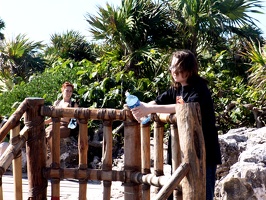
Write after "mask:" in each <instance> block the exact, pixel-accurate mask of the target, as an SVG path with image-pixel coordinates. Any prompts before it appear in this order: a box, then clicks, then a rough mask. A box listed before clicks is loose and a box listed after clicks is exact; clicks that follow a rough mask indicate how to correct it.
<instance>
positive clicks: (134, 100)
mask: <svg viewBox="0 0 266 200" xmlns="http://www.w3.org/2000/svg"><path fill="white" fill-rule="evenodd" d="M125 95H126V103H127V105H128V107H129V108H130V109H132V108H135V107H138V106H140V101H139V98H138V97H136V96H135V95H131V94H130V93H129V92H126V93H125ZM150 120H151V117H150V115H148V116H146V117H142V118H141V124H147V123H148V122H149V121H150Z"/></svg>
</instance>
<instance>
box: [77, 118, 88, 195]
mask: <svg viewBox="0 0 266 200" xmlns="http://www.w3.org/2000/svg"><path fill="white" fill-rule="evenodd" d="M88 148H89V142H88V120H87V119H80V120H79V136H78V150H79V169H80V170H84V171H86V170H87V168H88V163H87V161H88ZM87 182H88V179H87V178H85V179H82V180H79V200H86V198H87V197H86V196H87Z"/></svg>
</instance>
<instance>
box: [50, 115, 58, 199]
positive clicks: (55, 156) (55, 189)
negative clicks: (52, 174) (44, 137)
mask: <svg viewBox="0 0 266 200" xmlns="http://www.w3.org/2000/svg"><path fill="white" fill-rule="evenodd" d="M52 121H53V125H52V126H53V127H52V129H53V135H52V136H51V138H50V140H52V142H50V144H52V146H51V147H50V148H51V156H52V164H51V165H52V166H51V167H52V168H55V169H59V168H60V118H58V117H53V118H52ZM51 193H52V194H51V200H57V199H59V198H60V179H59V178H53V179H52V180H51Z"/></svg>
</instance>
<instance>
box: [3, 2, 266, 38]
mask: <svg viewBox="0 0 266 200" xmlns="http://www.w3.org/2000/svg"><path fill="white" fill-rule="evenodd" d="M262 1H263V6H265V8H264V9H263V10H260V11H263V12H265V13H266V0H262ZM107 2H108V3H109V4H110V5H113V6H114V7H116V6H120V4H121V0H97V1H94V0H45V1H38V0H0V18H1V19H2V20H3V21H4V22H5V29H4V30H3V31H2V32H3V33H4V34H5V37H6V38H7V39H9V40H10V39H13V38H15V37H16V36H17V35H18V34H25V35H26V37H27V38H29V40H30V41H34V42H38V41H44V43H48V42H49V41H50V37H51V35H53V34H55V33H57V34H62V33H65V32H67V31H69V30H74V31H78V32H80V33H81V34H82V35H84V36H86V37H87V38H88V39H89V40H90V39H91V35H90V33H89V31H88V29H89V24H88V22H86V20H85V16H87V14H88V13H89V14H93V15H97V11H98V9H97V6H99V5H100V6H102V7H104V8H105V5H106V3H107ZM251 16H252V17H254V18H256V19H258V20H259V21H260V22H258V23H257V25H258V26H259V27H260V28H261V29H262V30H263V32H264V36H265V37H266V14H263V15H251Z"/></svg>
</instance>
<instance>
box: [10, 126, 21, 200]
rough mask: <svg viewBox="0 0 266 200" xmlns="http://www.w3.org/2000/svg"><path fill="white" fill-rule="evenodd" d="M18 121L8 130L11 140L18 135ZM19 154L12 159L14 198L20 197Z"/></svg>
mask: <svg viewBox="0 0 266 200" xmlns="http://www.w3.org/2000/svg"><path fill="white" fill-rule="evenodd" d="M19 131H20V123H18V125H17V126H16V127H15V128H13V129H12V130H11V131H10V138H11V142H12V143H13V139H14V138H16V137H17V136H18V135H19ZM21 155H22V154H21V150H20V154H19V155H18V156H17V157H16V158H15V159H14V160H13V161H12V164H13V177H14V198H15V199H22V159H21Z"/></svg>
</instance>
